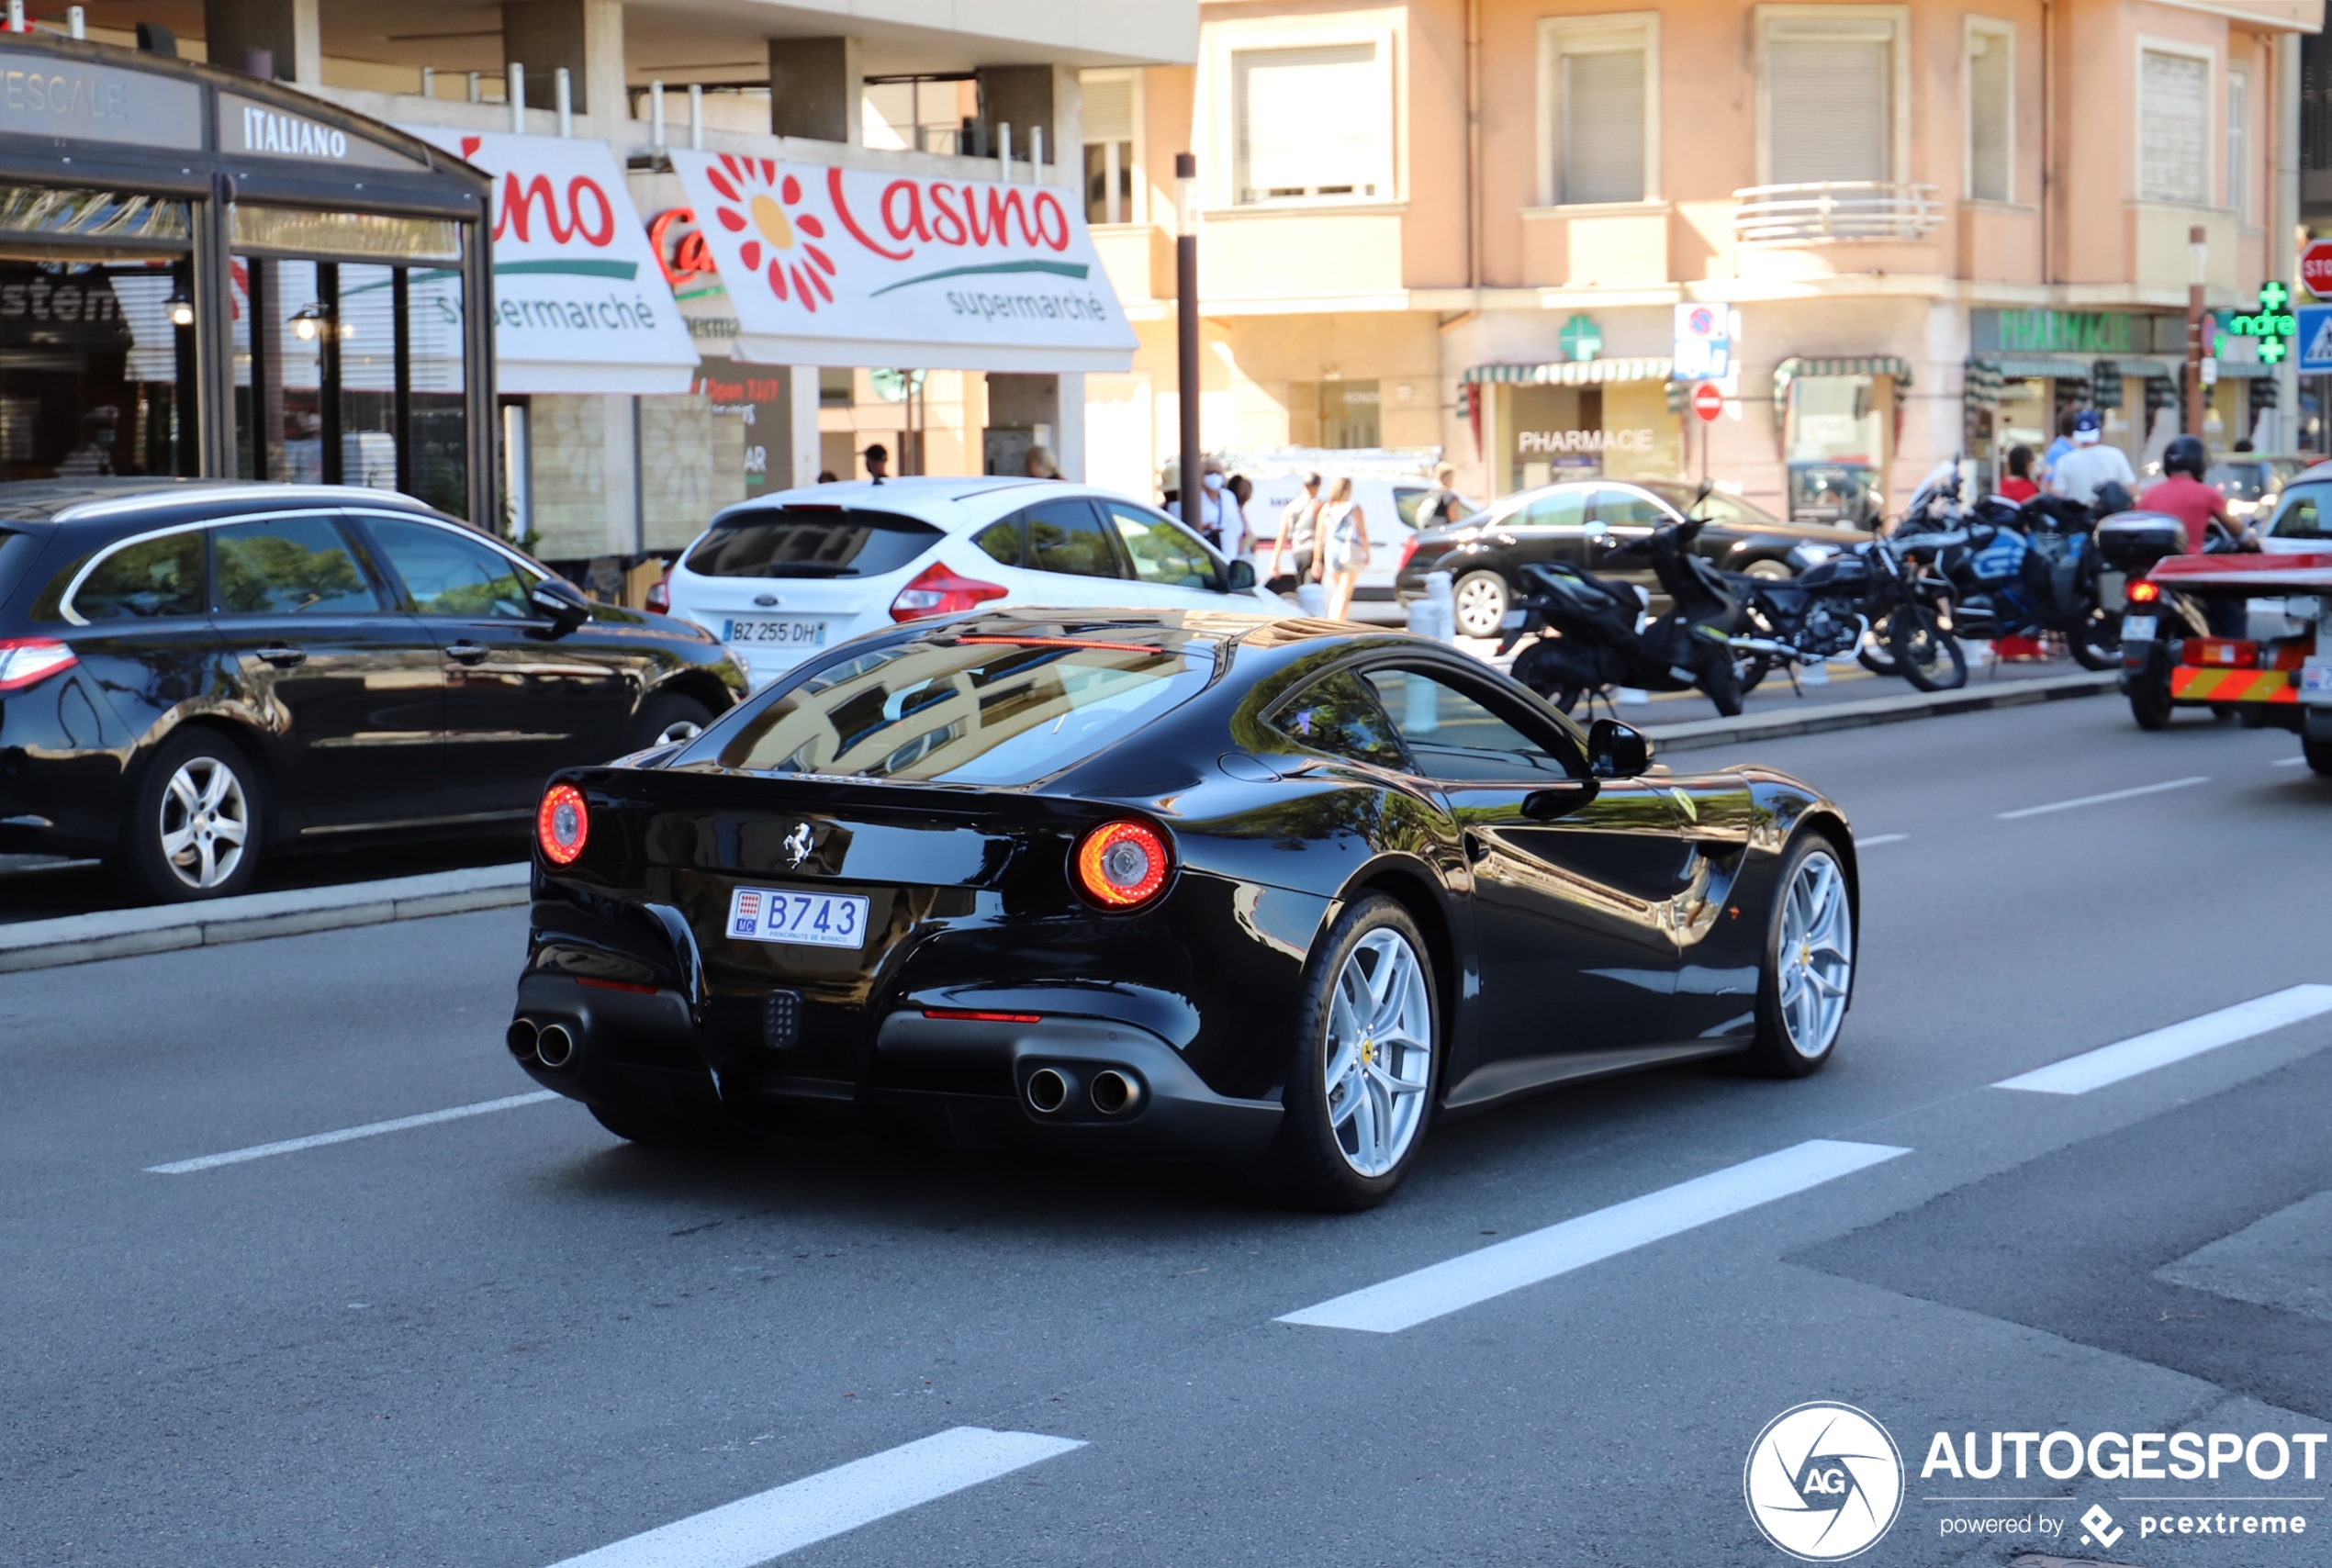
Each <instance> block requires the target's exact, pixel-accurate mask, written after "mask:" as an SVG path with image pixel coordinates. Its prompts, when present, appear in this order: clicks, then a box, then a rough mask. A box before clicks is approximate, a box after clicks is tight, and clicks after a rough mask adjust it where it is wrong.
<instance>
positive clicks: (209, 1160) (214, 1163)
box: [146, 1089, 559, 1176]
mask: <svg viewBox="0 0 2332 1568" xmlns="http://www.w3.org/2000/svg"><path fill="white" fill-rule="evenodd" d="M558 1098H559V1096H558V1095H557V1094H555V1093H554V1092H551V1091H550V1090H548V1089H538V1090H536V1091H535V1092H533V1093H532V1094H512V1095H510V1097H509V1098H507V1099H502V1100H480V1101H479V1102H477V1103H476V1104H474V1105H455V1106H454V1107H452V1108H451V1109H448V1110H443V1111H424V1112H422V1113H421V1114H420V1115H418V1116H399V1117H398V1118H397V1119H396V1120H395V1121H393V1122H366V1123H365V1124H364V1126H361V1127H342V1128H341V1129H340V1130H339V1131H337V1132H330V1133H310V1134H309V1135H308V1137H290V1138H286V1139H284V1141H283V1142H281V1143H260V1144H253V1145H252V1147H251V1148H230V1149H229V1150H228V1151H227V1152H226V1153H224V1154H206V1155H203V1156H201V1157H199V1158H197V1159H178V1160H173V1161H172V1162H171V1163H170V1164H168V1165H149V1166H147V1167H146V1170H147V1171H148V1172H149V1173H150V1174H152V1175H155V1176H184V1175H186V1174H188V1173H189V1172H191V1171H196V1170H213V1169H215V1168H217V1167H219V1166H221V1165H240V1164H241V1163H242V1162H243V1161H244V1160H246V1159H266V1158H267V1157H268V1156H269V1155H271V1154H297V1153H298V1152H299V1151H300V1150H301V1149H303V1148H323V1147H324V1146H325V1145H326V1144H330V1143H346V1142H348V1141H349V1140H350V1139H351V1138H360V1137H380V1135H381V1134H383V1133H401V1132H403V1131H404V1130H405V1129H406V1128H408V1127H426V1126H432V1124H434V1123H438V1122H458V1121H460V1120H461V1119H462V1118H463V1117H465V1116H483V1115H487V1114H489V1113H491V1112H495V1111H515V1110H517V1109H518V1108H519V1107H520V1106H521V1105H540V1104H541V1103H543V1102H544V1101H545V1100H556V1099H558Z"/></svg>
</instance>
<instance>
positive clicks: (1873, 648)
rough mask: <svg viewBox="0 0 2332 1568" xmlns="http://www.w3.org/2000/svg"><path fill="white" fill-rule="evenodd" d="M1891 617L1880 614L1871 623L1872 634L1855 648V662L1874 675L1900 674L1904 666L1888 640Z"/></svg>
mask: <svg viewBox="0 0 2332 1568" xmlns="http://www.w3.org/2000/svg"><path fill="white" fill-rule="evenodd" d="M1888 621H1889V617H1887V616H1884V615H1882V616H1880V617H1879V618H1878V620H1877V621H1875V622H1872V623H1871V628H1870V635H1869V636H1867V637H1865V638H1864V639H1863V640H1862V646H1860V647H1858V648H1856V650H1855V662H1856V664H1858V665H1860V666H1862V667H1863V668H1865V669H1867V670H1868V671H1869V672H1870V673H1871V674H1873V675H1900V674H1902V673H1903V671H1902V666H1900V665H1899V664H1897V663H1896V662H1895V650H1894V648H1893V647H1892V646H1891V645H1889V643H1888V640H1887V623H1888Z"/></svg>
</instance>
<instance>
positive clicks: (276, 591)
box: [210, 513, 381, 615]
mask: <svg viewBox="0 0 2332 1568" xmlns="http://www.w3.org/2000/svg"><path fill="white" fill-rule="evenodd" d="M210 539H211V543H210V549H211V559H212V561H213V562H214V563H216V565H217V567H218V572H219V589H218V596H217V599H218V605H219V613H221V614H223V615H376V614H378V613H379V612H380V610H381V601H380V595H379V594H378V593H376V591H374V588H373V585H372V584H371V582H370V581H368V580H367V579H366V577H365V576H364V568H363V567H362V566H358V565H357V564H356V553H355V552H354V551H353V550H351V549H350V548H349V547H348V539H347V536H346V535H344V534H343V533H342V532H341V531H340V525H339V524H338V523H337V522H335V521H333V520H332V519H331V518H329V517H326V516H323V515H321V514H320V513H309V514H308V515H306V516H293V517H268V518H254V519H252V521H248V522H230V523H227V524H224V525H223V526H221V527H219V528H216V529H213V530H212V531H211V536H210Z"/></svg>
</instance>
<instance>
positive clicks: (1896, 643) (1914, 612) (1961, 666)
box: [1887, 604, 1968, 691]
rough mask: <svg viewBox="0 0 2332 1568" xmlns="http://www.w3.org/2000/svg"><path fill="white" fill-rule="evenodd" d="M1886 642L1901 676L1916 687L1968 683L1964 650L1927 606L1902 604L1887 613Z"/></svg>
mask: <svg viewBox="0 0 2332 1568" xmlns="http://www.w3.org/2000/svg"><path fill="white" fill-rule="evenodd" d="M1887 642H1888V645H1889V648H1890V649H1891V650H1892V652H1893V653H1894V655H1895V664H1896V666H1897V667H1898V668H1900V670H1901V672H1902V677H1903V678H1904V679H1905V680H1908V681H1910V682H1911V683H1912V685H1913V686H1915V687H1917V688H1918V689H1920V690H1922V691H1956V690H1958V689H1960V688H1961V687H1963V686H1965V685H1967V684H1968V655H1967V653H1966V652H1965V651H1963V650H1962V649H1961V647H1960V645H1959V639H1958V638H1956V637H1955V636H1953V635H1952V634H1951V633H1949V632H1946V631H1945V630H1944V626H1943V618H1942V617H1941V616H1939V615H1937V614H1936V613H1935V612H1934V610H1930V609H1929V608H1927V606H1925V605H1923V604H1912V605H1905V606H1904V607H1903V608H1901V609H1900V610H1896V611H1895V612H1894V614H1892V615H1890V616H1889V617H1888V626H1887Z"/></svg>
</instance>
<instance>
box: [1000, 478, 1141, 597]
mask: <svg viewBox="0 0 2332 1568" xmlns="http://www.w3.org/2000/svg"><path fill="white" fill-rule="evenodd" d="M1020 515H1021V517H1022V518H1023V519H1024V520H1025V521H1026V523H1027V526H1028V555H1027V560H1026V565H1028V566H1031V567H1033V568H1034V569H1036V570H1037V571H1039V572H1062V573H1066V574H1068V575H1069V576H1071V577H1124V576H1125V575H1126V574H1125V572H1124V571H1123V570H1122V569H1121V568H1120V567H1119V566H1118V565H1117V552H1116V551H1115V550H1113V549H1111V548H1110V545H1109V536H1108V535H1107V534H1105V533H1104V532H1102V531H1101V514H1100V513H1099V512H1097V511H1095V510H1093V503H1092V502H1090V501H1088V500H1085V499H1084V498H1082V497H1076V496H1072V497H1069V498H1064V499H1061V500H1058V501H1043V502H1040V503H1038V504H1037V505H1036V506H1033V507H1030V508H1029V509H1028V510H1026V511H1024V512H1022V513H1021V514H1020Z"/></svg>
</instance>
